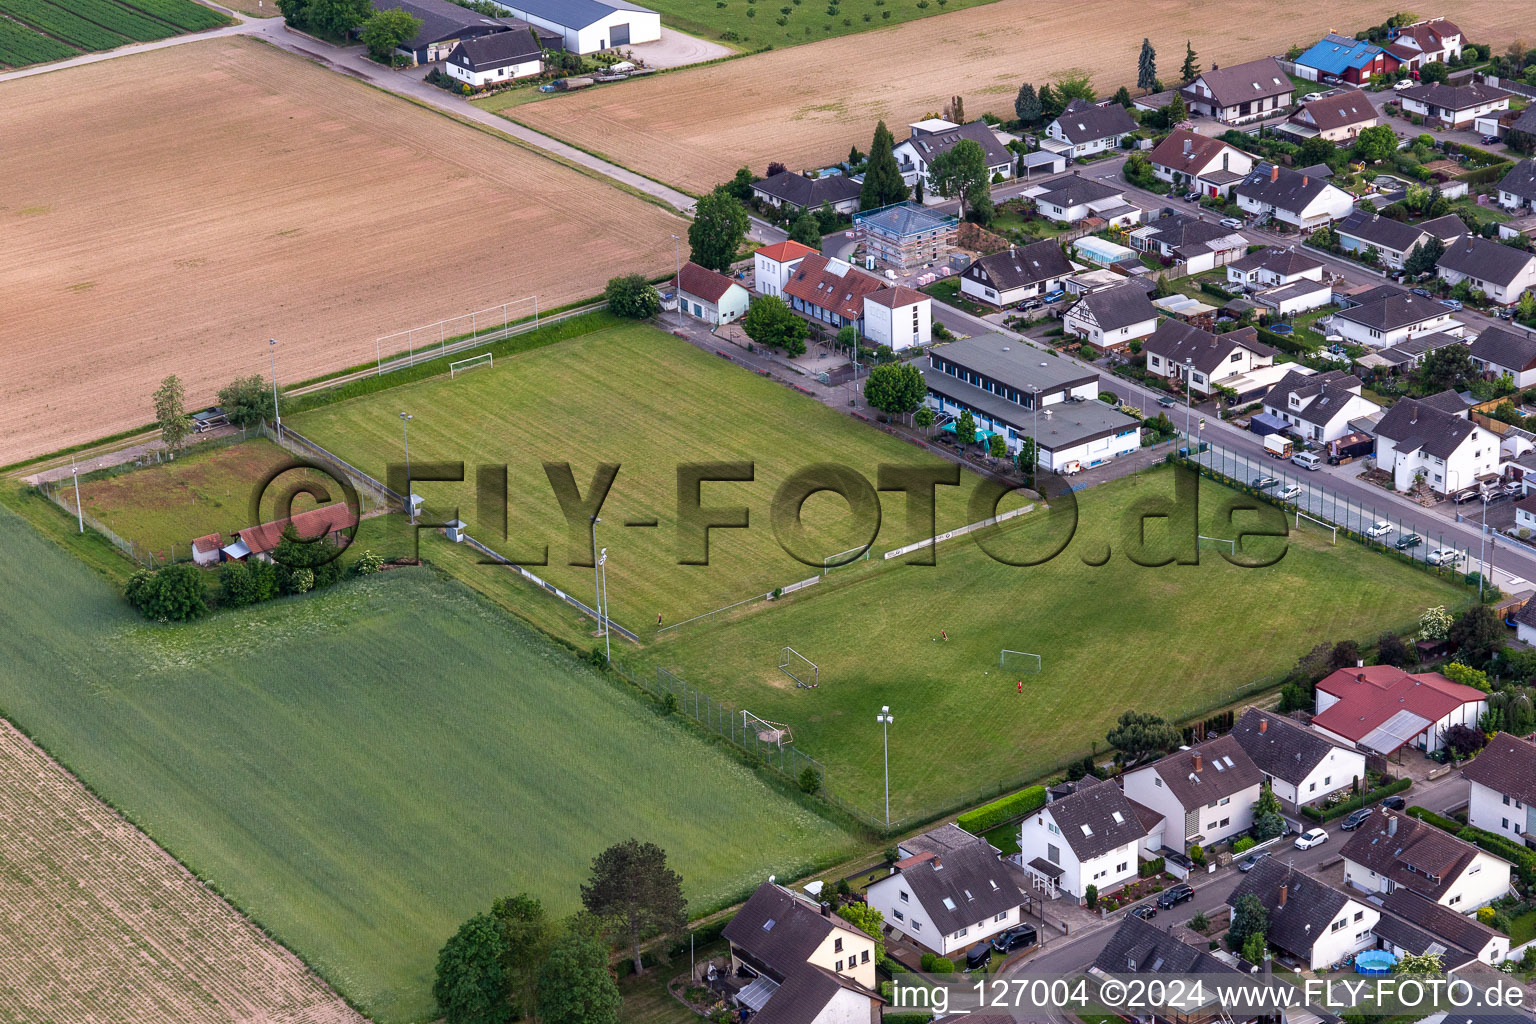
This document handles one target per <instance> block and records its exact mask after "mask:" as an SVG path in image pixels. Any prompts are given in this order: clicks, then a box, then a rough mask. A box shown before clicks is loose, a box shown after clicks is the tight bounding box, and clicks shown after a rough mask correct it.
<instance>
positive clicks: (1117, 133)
mask: <svg viewBox="0 0 1536 1024" xmlns="http://www.w3.org/2000/svg"><path fill="white" fill-rule="evenodd" d="M1135 130H1136V121H1135V119H1134V118H1132V117H1131V114H1130V111H1128V110H1126V109H1125V108H1124V107H1122V106H1121V105H1120V104H1118V103H1115V102H1113V101H1110V102H1107V103H1103V104H1095V103H1089V102H1087V101H1085V100H1080V99H1075V100H1072V101H1071V102H1070V103H1068V104H1067V105H1066V107H1065V108H1064V109H1063V110H1062V112H1061V115H1060V116H1059V117H1057V118H1056V120H1054V121H1052V122H1051V123H1050V124H1048V125H1046V126H1045V134H1046V137H1047V138H1050V139H1054V140H1056V141H1057V142H1058V143H1060V144H1061V145H1060V146H1056V147H1052V148H1054V149H1055V150H1056V152H1058V153H1065V154H1066V155H1067V156H1070V157H1073V158H1074V159H1076V158H1079V157H1085V156H1091V155H1092V154H1094V153H1102V152H1104V151H1105V150H1108V149H1118V148H1120V141H1121V140H1122V139H1124V138H1125V137H1126V136H1127V135H1129V134H1130V133H1131V132H1133V131H1135Z"/></svg>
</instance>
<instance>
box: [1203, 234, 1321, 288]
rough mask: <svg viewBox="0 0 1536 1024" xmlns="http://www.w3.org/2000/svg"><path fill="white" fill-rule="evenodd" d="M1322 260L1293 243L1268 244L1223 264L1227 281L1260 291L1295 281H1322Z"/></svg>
mask: <svg viewBox="0 0 1536 1024" xmlns="http://www.w3.org/2000/svg"><path fill="white" fill-rule="evenodd" d="M1322 279H1323V261H1322V260H1320V259H1317V258H1316V257H1313V256H1308V255H1307V254H1306V253H1304V252H1301V251H1299V250H1297V249H1295V248H1294V247H1290V246H1287V247H1286V248H1283V249H1282V248H1280V247H1279V246H1273V245H1272V246H1270V247H1269V248H1267V249H1260V250H1258V251H1257V252H1252V253H1249V254H1248V255H1246V256H1244V257H1243V258H1242V259H1240V260H1237V261H1236V262H1233V263H1229V264H1227V282H1228V283H1229V284H1235V285H1241V286H1242V287H1243V289H1244V290H1246V291H1262V290H1263V289H1265V288H1274V287H1276V286H1277V285H1283V284H1295V283H1296V282H1298V281H1322Z"/></svg>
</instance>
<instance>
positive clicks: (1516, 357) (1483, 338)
mask: <svg viewBox="0 0 1536 1024" xmlns="http://www.w3.org/2000/svg"><path fill="white" fill-rule="evenodd" d="M1472 355H1473V357H1474V358H1477V359H1482V360H1484V361H1486V362H1490V363H1493V364H1494V365H1495V366H1502V367H1504V368H1505V369H1507V370H1530V369H1536V337H1533V336H1532V335H1530V334H1528V333H1527V332H1525V331H1512V330H1510V329H1509V328H1507V327H1490V328H1488V329H1487V330H1486V331H1484V332H1483V333H1482V334H1479V335H1478V336H1477V337H1476V338H1475V339H1473V341H1472Z"/></svg>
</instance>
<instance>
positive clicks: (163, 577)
mask: <svg viewBox="0 0 1536 1024" xmlns="http://www.w3.org/2000/svg"><path fill="white" fill-rule="evenodd" d="M125 596H126V597H127V598H128V603H129V604H131V605H133V607H134V608H136V609H138V611H139V614H141V615H143V616H144V617H145V618H146V619H155V620H157V621H165V622H186V621H188V620H190V619H195V618H197V617H199V616H201V615H203V614H205V613H206V612H207V611H208V602H207V600H206V599H205V598H204V597H203V579H202V573H201V572H200V571H199V570H198V569H197V568H196V567H194V566H192V565H189V564H187V563H186V562H181V563H178V564H176V565H168V566H166V567H165V568H163V569H156V570H153V571H150V570H140V571H138V572H136V573H134V574H133V575H132V576H131V577H129V579H128V586H127V588H126V591H125Z"/></svg>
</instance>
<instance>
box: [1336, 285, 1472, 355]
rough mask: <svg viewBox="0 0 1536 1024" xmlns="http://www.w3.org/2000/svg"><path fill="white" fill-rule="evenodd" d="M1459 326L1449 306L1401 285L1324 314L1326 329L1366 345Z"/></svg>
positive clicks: (1393, 342) (1388, 345)
mask: <svg viewBox="0 0 1536 1024" xmlns="http://www.w3.org/2000/svg"><path fill="white" fill-rule="evenodd" d="M1460 327H1461V325H1460V323H1458V322H1457V321H1456V319H1455V318H1454V317H1453V316H1452V315H1451V310H1449V309H1447V308H1446V307H1445V306H1442V305H1440V303H1439V302H1437V301H1435V300H1434V299H1429V298H1425V297H1424V296H1422V295H1413V294H1411V293H1409V292H1405V291H1402V290H1401V289H1393V290H1392V291H1390V292H1388V293H1385V294H1383V296H1382V297H1381V298H1378V299H1372V300H1371V301H1369V302H1366V303H1363V304H1361V305H1358V306H1351V307H1349V308H1348V309H1344V310H1340V311H1339V312H1337V313H1334V314H1333V315H1332V316H1330V317H1328V330H1329V331H1331V332H1332V333H1334V334H1337V335H1339V336H1341V337H1342V338H1343V339H1344V340H1345V341H1347V342H1351V343H1353V344H1356V345H1364V346H1365V347H1366V348H1391V347H1392V346H1394V345H1399V344H1401V343H1402V342H1404V341H1407V340H1408V339H1409V338H1415V337H1418V336H1419V335H1421V334H1437V333H1440V332H1443V331H1449V330H1455V329H1459V328H1460Z"/></svg>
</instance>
